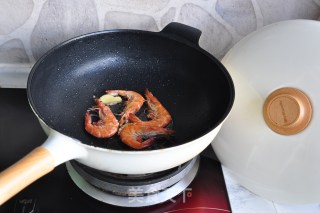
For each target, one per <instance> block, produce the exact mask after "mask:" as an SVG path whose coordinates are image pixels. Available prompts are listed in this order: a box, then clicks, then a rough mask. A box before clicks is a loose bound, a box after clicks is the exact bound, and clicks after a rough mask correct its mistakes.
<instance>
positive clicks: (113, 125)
mask: <svg viewBox="0 0 320 213" xmlns="http://www.w3.org/2000/svg"><path fill="white" fill-rule="evenodd" d="M95 102H96V104H97V106H95V107H94V110H98V114H99V118H100V119H99V121H97V122H92V119H91V114H90V110H88V111H87V112H86V117H85V129H86V131H87V132H88V133H90V134H91V135H93V136H95V137H97V138H109V137H112V136H113V135H114V134H115V133H116V132H117V131H118V127H119V122H118V120H117V119H116V117H115V116H114V115H113V113H112V112H111V110H110V108H109V107H108V106H107V105H105V104H104V103H102V102H101V101H99V99H95Z"/></svg>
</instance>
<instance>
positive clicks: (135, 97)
mask: <svg viewBox="0 0 320 213" xmlns="http://www.w3.org/2000/svg"><path fill="white" fill-rule="evenodd" d="M106 93H107V94H110V95H112V96H115V95H120V96H124V97H126V98H127V99H128V100H127V102H126V107H125V108H124V111H123V114H122V116H121V118H120V121H119V124H120V126H122V125H123V124H125V123H127V122H128V115H129V114H130V113H131V114H135V113H136V112H138V111H139V109H140V108H141V106H142V105H143V103H144V101H145V99H144V98H143V97H142V96H141V95H140V94H139V93H137V92H134V91H127V90H107V91H106Z"/></svg>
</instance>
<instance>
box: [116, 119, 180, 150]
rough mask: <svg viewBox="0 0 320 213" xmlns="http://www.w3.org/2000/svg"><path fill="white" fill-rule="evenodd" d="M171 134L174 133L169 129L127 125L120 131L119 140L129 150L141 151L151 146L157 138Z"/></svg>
mask: <svg viewBox="0 0 320 213" xmlns="http://www.w3.org/2000/svg"><path fill="white" fill-rule="evenodd" d="M172 134H174V131H173V130H171V129H165V128H161V127H156V126H145V125H141V124H137V123H128V124H126V125H124V126H123V128H122V130H121V131H120V139H121V141H122V142H123V143H125V144H126V145H128V146H130V147H131V148H134V149H143V148H146V147H148V146H150V145H152V144H153V143H154V142H155V140H156V137H157V136H170V135H172ZM144 139H146V140H144Z"/></svg>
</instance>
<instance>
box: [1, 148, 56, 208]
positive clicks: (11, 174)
mask: <svg viewBox="0 0 320 213" xmlns="http://www.w3.org/2000/svg"><path fill="white" fill-rule="evenodd" d="M54 167H55V164H54V160H53V157H52V156H51V154H50V152H49V151H48V150H47V149H46V148H44V147H41V146H40V147H38V148H36V149H34V150H33V151H32V152H30V153H29V154H28V155H26V156H25V157H24V158H22V159H21V160H19V161H18V162H17V163H15V164H13V165H12V166H11V167H9V168H8V169H6V170H4V171H3V172H1V173H0V205H2V204H3V203H4V202H6V201H7V200H8V199H10V198H11V197H13V196H14V195H15V194H17V193H18V192H19V191H21V190H22V189H24V188H25V187H26V186H28V185H29V184H31V183H32V182H34V181H35V180H37V179H39V178H40V177H42V176H44V175H45V174H47V173H49V172H50V171H52V170H53V168H54Z"/></svg>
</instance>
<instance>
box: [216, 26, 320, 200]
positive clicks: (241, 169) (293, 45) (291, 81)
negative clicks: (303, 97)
mask: <svg viewBox="0 0 320 213" xmlns="http://www.w3.org/2000/svg"><path fill="white" fill-rule="evenodd" d="M222 63H223V64H224V65H225V66H226V68H227V69H228V71H229V72H230V74H231V76H232V79H233V81H234V85H235V91H236V98H235V102H234V106H233V108H232V110H231V113H230V114H229V117H228V119H227V120H226V121H225V123H224V125H223V127H222V128H221V131H220V133H219V134H218V135H217V137H216V138H215V140H214V142H213V143H212V146H213V148H214V150H215V152H216V154H217V156H218V158H219V159H220V161H221V162H222V164H223V165H224V166H225V167H227V168H228V169H229V170H230V171H231V173H232V174H233V176H234V177H235V178H236V180H237V181H238V182H239V183H240V184H242V185H243V186H244V187H246V188H248V189H249V190H251V191H252V192H254V193H256V194H258V195H260V196H262V197H264V198H267V199H270V200H273V201H276V202H280V203H319V202H320V165H319V163H320V141H319V140H320V115H319V112H320V111H319V109H320V22H319V21H310V20H293V21H285V22H279V23H275V24H272V25H269V26H267V27H264V28H261V29H259V30H258V31H256V32H254V33H252V34H250V35H248V36H247V37H245V38H244V39H243V40H241V41H240V42H239V43H238V44H236V45H235V46H234V47H233V48H232V49H231V50H230V51H229V52H228V53H227V55H226V56H225V57H224V58H223V60H222ZM281 87H295V88H297V89H300V90H302V91H304V92H305V93H306V94H307V96H308V97H309V98H310V100H311V104H312V107H313V117H312V120H311V122H310V124H309V126H308V127H307V128H306V129H305V130H303V131H302V132H300V133H298V134H295V135H290V136H284V135H280V134H278V133H275V132H273V131H272V130H271V129H269V128H268V126H267V125H266V123H265V121H264V119H263V113H262V108H263V103H264V100H265V99H266V98H267V96H268V95H269V94H270V93H271V92H273V91H274V90H276V89H278V88H281Z"/></svg>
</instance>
